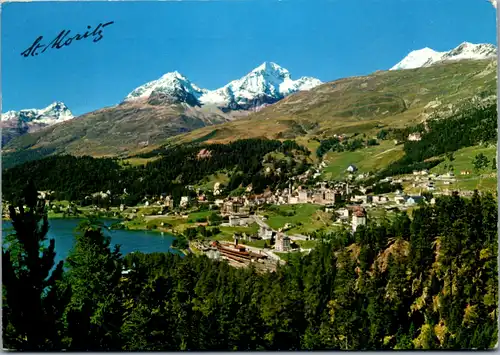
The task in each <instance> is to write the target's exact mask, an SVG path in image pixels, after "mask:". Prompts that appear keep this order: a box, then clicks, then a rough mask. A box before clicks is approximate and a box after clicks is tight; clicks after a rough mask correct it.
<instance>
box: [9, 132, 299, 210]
mask: <svg viewBox="0 0 500 355" xmlns="http://www.w3.org/2000/svg"><path fill="white" fill-rule="evenodd" d="M202 149H207V150H208V151H209V153H208V155H207V156H205V157H200V156H199V155H198V154H199V152H200V151H201V150H202ZM270 152H280V153H283V154H284V155H285V156H289V157H297V156H301V157H302V159H289V160H280V161H276V162H274V165H275V167H276V168H277V169H280V170H281V173H280V174H270V175H266V174H265V171H264V170H263V163H262V161H263V158H264V156H265V155H266V154H268V153H270ZM157 153H158V154H159V155H160V158H159V159H157V160H154V161H151V162H149V163H147V164H146V165H144V166H142V165H141V166H131V165H130V164H126V163H124V162H120V161H119V160H117V159H111V158H102V159H96V158H92V157H88V156H84V157H74V156H69V155H64V156H51V157H48V158H45V159H42V160H37V161H31V162H28V163H25V164H22V165H18V166H15V167H13V168H10V169H7V170H5V171H4V172H3V176H2V180H3V181H2V184H3V185H2V189H3V194H4V195H5V196H6V197H7V198H8V199H13V198H14V196H15V195H16V193H17V192H18V191H20V189H19V187H20V186H24V184H26V181H27V180H28V179H29V178H30V177H33V178H34V180H35V184H36V185H37V186H38V187H39V188H40V189H41V190H43V191H46V190H52V191H56V192H57V194H56V197H57V198H58V199H60V200H70V201H80V202H81V203H84V199H85V196H88V195H90V194H92V193H95V192H99V191H108V190H109V191H110V192H111V193H112V194H114V195H119V196H122V194H123V191H124V189H126V191H127V195H126V196H123V198H124V200H122V201H120V200H118V201H117V203H118V204H119V203H120V202H125V203H126V204H128V205H135V204H136V203H137V202H139V201H140V200H141V199H143V198H144V196H145V195H159V194H161V193H167V194H171V195H172V196H173V197H174V200H177V201H178V200H180V196H182V195H189V194H190V192H189V191H188V190H187V189H186V186H188V185H194V184H196V183H198V182H199V181H200V180H202V179H203V178H204V177H206V176H209V175H210V174H213V173H215V172H218V171H226V172H228V174H229V176H230V183H229V187H230V189H234V188H237V187H238V186H240V185H243V186H248V185H250V184H252V187H253V191H255V192H262V191H263V190H264V189H265V188H266V187H276V186H282V187H283V186H285V185H286V183H287V181H288V179H289V178H290V176H293V175H297V174H300V173H303V172H304V171H305V170H307V168H308V166H309V164H308V163H307V160H306V158H307V153H308V151H307V149H305V148H304V147H302V146H299V145H298V144H297V143H295V142H294V141H284V142H280V141H276V140H266V139H246V140H237V141H235V142H232V143H229V144H211V145H192V144H190V145H185V146H178V147H175V149H174V148H171V149H164V150H162V151H159V152H157Z"/></svg>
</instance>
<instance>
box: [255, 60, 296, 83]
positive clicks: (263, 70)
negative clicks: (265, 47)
mask: <svg viewBox="0 0 500 355" xmlns="http://www.w3.org/2000/svg"><path fill="white" fill-rule="evenodd" d="M251 73H257V74H262V75H267V76H273V77H276V78H283V79H284V78H290V72H289V71H288V70H287V69H285V68H282V67H280V66H279V65H278V64H276V63H273V62H264V63H262V64H261V65H259V66H258V67H257V68H255V69H254V70H252V72H251Z"/></svg>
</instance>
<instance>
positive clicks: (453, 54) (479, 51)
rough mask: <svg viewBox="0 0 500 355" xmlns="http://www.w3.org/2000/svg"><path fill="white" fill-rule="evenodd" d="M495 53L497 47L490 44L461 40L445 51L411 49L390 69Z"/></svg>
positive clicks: (488, 55) (423, 65)
mask: <svg viewBox="0 0 500 355" xmlns="http://www.w3.org/2000/svg"><path fill="white" fill-rule="evenodd" d="M496 55H497V48H496V46H494V45H492V44H487V43H481V44H473V43H469V42H463V43H461V44H460V45H459V46H458V47H456V48H454V49H452V50H450V51H447V52H437V51H435V50H433V49H431V48H423V49H420V50H415V51H412V52H410V53H409V54H408V55H407V56H406V57H405V58H404V59H403V60H402V61H400V62H399V63H398V64H396V65H395V66H393V67H392V68H391V69H390V70H399V69H413V68H420V67H428V66H430V65H433V64H435V63H438V62H443V61H455V60H464V59H488V58H494V57H496Z"/></svg>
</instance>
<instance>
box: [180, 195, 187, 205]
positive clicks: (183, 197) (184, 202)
mask: <svg viewBox="0 0 500 355" xmlns="http://www.w3.org/2000/svg"><path fill="white" fill-rule="evenodd" d="M188 204H189V196H182V197H181V202H180V206H181V207H186V206H187V205H188Z"/></svg>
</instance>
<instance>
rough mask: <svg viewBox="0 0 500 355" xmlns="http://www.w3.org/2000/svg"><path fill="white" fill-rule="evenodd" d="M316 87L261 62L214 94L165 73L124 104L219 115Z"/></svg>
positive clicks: (313, 81)
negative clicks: (177, 106)
mask: <svg viewBox="0 0 500 355" xmlns="http://www.w3.org/2000/svg"><path fill="white" fill-rule="evenodd" d="M320 84H321V81H320V80H318V79H316V78H311V77H302V78H299V79H298V80H292V77H291V75H290V72H289V71H288V70H287V69H285V68H282V67H280V66H279V65H278V64H276V63H273V62H264V63H263V64H262V65H260V66H258V67H257V68H255V69H254V70H252V71H251V72H250V73H248V74H247V75H245V76H243V77H242V78H240V79H238V80H234V81H231V82H230V83H228V84H227V85H225V86H223V87H221V88H219V89H216V90H207V89H201V88H199V87H198V86H196V85H195V84H193V83H192V82H191V81H190V80H189V79H187V78H186V77H184V76H183V75H182V74H180V73H179V72H177V71H175V72H171V73H167V74H165V75H163V76H162V77H161V78H159V79H158V80H153V81H151V82H148V83H146V84H144V85H142V86H139V87H138V88H136V89H134V90H133V91H132V92H131V93H130V94H129V95H127V97H126V98H125V100H124V101H125V102H131V101H138V100H146V101H147V102H148V103H151V104H159V103H180V102H184V103H187V104H188V105H190V106H214V107H217V108H219V109H221V110H222V111H223V112H229V111H233V110H257V109H259V108H261V107H262V106H265V105H269V104H272V103H275V102H277V101H279V100H281V99H282V98H284V97H286V96H288V95H290V94H293V93H295V92H297V91H301V90H310V89H312V88H313V87H315V86H318V85H320Z"/></svg>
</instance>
